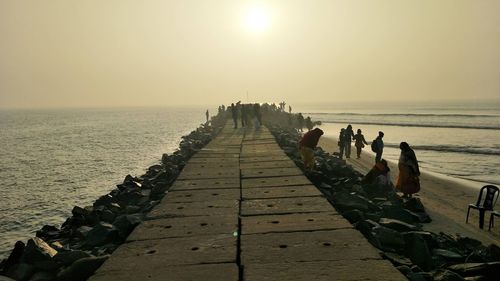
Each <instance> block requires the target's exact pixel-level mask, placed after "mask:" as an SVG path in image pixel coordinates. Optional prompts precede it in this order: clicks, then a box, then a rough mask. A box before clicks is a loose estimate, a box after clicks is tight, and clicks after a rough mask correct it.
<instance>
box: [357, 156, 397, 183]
mask: <svg viewBox="0 0 500 281" xmlns="http://www.w3.org/2000/svg"><path fill="white" fill-rule="evenodd" d="M390 171H391V169H389V165H388V164H387V161H385V159H381V160H380V162H378V163H376V164H375V165H374V166H373V168H372V169H371V170H370V171H369V172H368V173H367V174H366V175H365V176H364V177H363V179H362V180H361V183H364V184H377V185H381V186H392V181H391V177H390V175H389V172H390Z"/></svg>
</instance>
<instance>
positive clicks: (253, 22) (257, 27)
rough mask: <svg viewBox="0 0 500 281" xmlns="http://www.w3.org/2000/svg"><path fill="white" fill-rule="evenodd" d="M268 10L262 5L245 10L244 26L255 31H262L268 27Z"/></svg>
mask: <svg viewBox="0 0 500 281" xmlns="http://www.w3.org/2000/svg"><path fill="white" fill-rule="evenodd" d="M269 21H270V20H269V12H268V11H267V10H266V9H265V8H263V7H252V8H249V9H248V10H247V11H246V12H245V17H244V21H243V23H244V26H245V28H246V29H247V30H249V31H251V32H255V33H259V32H264V31H266V30H267V29H268V28H269Z"/></svg>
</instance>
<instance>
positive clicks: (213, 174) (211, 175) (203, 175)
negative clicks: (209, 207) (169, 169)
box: [177, 168, 240, 180]
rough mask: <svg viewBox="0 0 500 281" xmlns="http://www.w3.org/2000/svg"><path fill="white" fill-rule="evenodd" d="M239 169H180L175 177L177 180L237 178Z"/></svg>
mask: <svg viewBox="0 0 500 281" xmlns="http://www.w3.org/2000/svg"><path fill="white" fill-rule="evenodd" d="M239 177H240V171H239V169H234V168H232V169H225V168H213V169H212V168H208V169H200V170H190V171H182V172H181V173H180V175H179V177H177V180H186V179H223V178H239Z"/></svg>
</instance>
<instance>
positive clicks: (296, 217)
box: [241, 212, 353, 235]
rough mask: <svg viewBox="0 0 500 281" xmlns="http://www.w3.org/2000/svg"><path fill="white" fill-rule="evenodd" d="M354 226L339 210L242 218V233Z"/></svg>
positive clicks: (331, 228)
mask: <svg viewBox="0 0 500 281" xmlns="http://www.w3.org/2000/svg"><path fill="white" fill-rule="evenodd" d="M342 228H353V226H352V225H351V224H350V223H349V222H348V221H347V220H346V219H344V218H343V217H342V216H341V215H339V214H338V213H337V212H327V213H324V212H321V213H308V214H287V215H268V216H251V217H242V218H241V229H242V234H243V235H245V234H256V233H272V232H296V231H313V230H333V229H342Z"/></svg>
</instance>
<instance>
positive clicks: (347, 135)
mask: <svg viewBox="0 0 500 281" xmlns="http://www.w3.org/2000/svg"><path fill="white" fill-rule="evenodd" d="M353 137H354V132H353V131H352V126H351V125H347V128H346V129H345V131H344V139H343V141H344V149H345V157H346V158H351V142H352V138H353Z"/></svg>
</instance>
